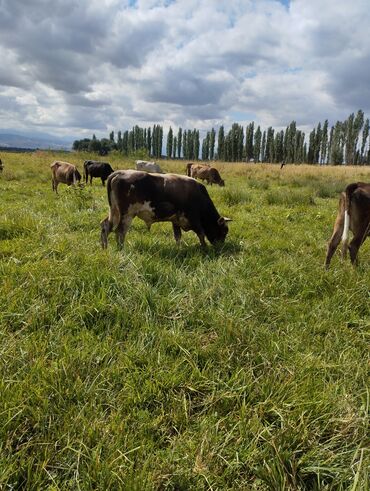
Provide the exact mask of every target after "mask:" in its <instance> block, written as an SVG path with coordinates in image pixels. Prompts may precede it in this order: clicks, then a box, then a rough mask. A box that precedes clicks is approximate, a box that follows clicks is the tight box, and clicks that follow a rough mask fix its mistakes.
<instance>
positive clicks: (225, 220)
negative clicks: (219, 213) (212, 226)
mask: <svg viewBox="0 0 370 491" xmlns="http://www.w3.org/2000/svg"><path fill="white" fill-rule="evenodd" d="M226 222H232V219H231V218H227V217H220V218H219V219H218V220H217V223H218V224H219V225H222V224H224V223H226Z"/></svg>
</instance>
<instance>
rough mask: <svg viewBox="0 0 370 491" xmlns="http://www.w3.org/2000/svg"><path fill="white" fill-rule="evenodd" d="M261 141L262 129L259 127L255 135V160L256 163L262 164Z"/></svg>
mask: <svg viewBox="0 0 370 491" xmlns="http://www.w3.org/2000/svg"><path fill="white" fill-rule="evenodd" d="M261 139H262V132H261V128H260V127H259V126H258V127H257V129H256V132H255V134H254V147H253V155H254V160H255V161H256V162H260V159H261Z"/></svg>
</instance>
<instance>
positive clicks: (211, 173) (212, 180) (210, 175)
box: [186, 163, 225, 186]
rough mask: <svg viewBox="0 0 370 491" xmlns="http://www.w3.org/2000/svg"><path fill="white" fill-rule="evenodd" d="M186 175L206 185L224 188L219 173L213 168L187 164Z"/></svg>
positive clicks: (223, 182)
mask: <svg viewBox="0 0 370 491" xmlns="http://www.w3.org/2000/svg"><path fill="white" fill-rule="evenodd" d="M186 170H187V175H188V176H191V177H193V178H194V179H197V178H198V179H201V180H203V181H206V183H207V184H211V185H212V184H218V185H219V186H225V181H224V180H223V179H221V176H220V173H219V172H218V170H217V169H215V168H214V167H210V166H209V165H201V164H190V163H189V164H188V165H187V169H186Z"/></svg>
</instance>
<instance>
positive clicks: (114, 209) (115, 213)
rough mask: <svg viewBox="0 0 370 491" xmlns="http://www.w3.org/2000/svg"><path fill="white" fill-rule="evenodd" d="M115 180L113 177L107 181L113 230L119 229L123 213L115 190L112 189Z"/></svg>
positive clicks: (110, 220)
mask: <svg viewBox="0 0 370 491" xmlns="http://www.w3.org/2000/svg"><path fill="white" fill-rule="evenodd" d="M113 180H114V177H113V178H111V176H109V177H108V181H107V193H108V203H109V216H108V221H109V222H110V223H111V224H112V226H113V228H116V227H118V225H119V223H120V221H121V212H120V209H119V206H118V201H117V196H116V193H115V191H114V189H112V181H113Z"/></svg>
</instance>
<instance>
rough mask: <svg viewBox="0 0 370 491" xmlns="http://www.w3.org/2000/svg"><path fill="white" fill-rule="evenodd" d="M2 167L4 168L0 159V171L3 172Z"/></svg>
mask: <svg viewBox="0 0 370 491" xmlns="http://www.w3.org/2000/svg"><path fill="white" fill-rule="evenodd" d="M3 169H4V164H3V163H2V161H1V159H0V172H3Z"/></svg>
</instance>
